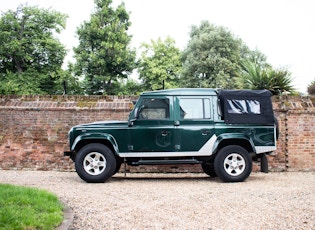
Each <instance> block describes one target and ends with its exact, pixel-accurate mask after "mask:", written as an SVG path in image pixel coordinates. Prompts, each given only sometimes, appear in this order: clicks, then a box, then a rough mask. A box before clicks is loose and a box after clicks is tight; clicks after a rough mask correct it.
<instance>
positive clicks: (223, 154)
mask: <svg viewBox="0 0 315 230" xmlns="http://www.w3.org/2000/svg"><path fill="white" fill-rule="evenodd" d="M232 153H237V154H239V155H240V156H242V157H243V159H244V161H245V169H244V171H243V172H242V173H241V174H240V175H237V176H232V175H230V174H228V173H227V172H226V170H225V169H224V160H225V159H226V158H227V157H228V156H229V155H230V154H232ZM214 171H215V172H216V174H217V175H218V176H219V177H220V178H221V179H222V180H223V181H225V182H242V181H244V180H246V179H247V178H248V176H249V175H250V173H251V171H252V159H251V157H250V155H249V153H248V151H247V150H246V149H244V148H243V147H241V146H238V145H230V146H226V147H224V148H222V149H221V150H219V152H218V153H217V155H216V157H215V160H214Z"/></svg>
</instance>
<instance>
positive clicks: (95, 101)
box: [0, 95, 315, 172]
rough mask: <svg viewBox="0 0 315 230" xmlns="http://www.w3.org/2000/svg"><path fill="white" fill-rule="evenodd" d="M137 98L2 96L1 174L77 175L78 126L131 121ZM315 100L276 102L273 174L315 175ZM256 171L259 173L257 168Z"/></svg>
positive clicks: (162, 169)
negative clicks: (73, 142)
mask: <svg viewBox="0 0 315 230" xmlns="http://www.w3.org/2000/svg"><path fill="white" fill-rule="evenodd" d="M136 99H137V97H118V96H4V95H2V96H0V169H32V170H60V171H63V170H67V171H68V170H74V165H73V162H71V160H70V159H69V158H68V157H64V156H63V151H65V150H68V149H69V147H68V139H67V134H68V131H69V129H70V128H71V127H72V126H74V125H77V124H82V123H89V122H94V121H100V120H126V119H127V118H128V115H129V113H130V111H131V108H132V101H133V100H136ZM312 100H313V98H310V97H280V98H274V110H275V114H276V116H277V118H278V122H279V129H280V137H279V139H278V142H277V151H275V152H274V153H273V154H272V155H271V156H268V161H269V168H270V170H272V171H286V170H291V171H295V170H306V171H309V170H315V148H314V145H315V138H314V134H315V131H314V129H313V127H315V108H314V106H313V103H312ZM127 170H128V171H131V172H136V171H137V172H139V171H141V172H202V170H201V168H200V166H199V165H194V166H190V165H187V166H141V167H127ZM254 170H255V171H257V170H259V167H258V165H256V164H255V165H254Z"/></svg>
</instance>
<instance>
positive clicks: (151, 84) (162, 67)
mask: <svg viewBox="0 0 315 230" xmlns="http://www.w3.org/2000/svg"><path fill="white" fill-rule="evenodd" d="M141 48H142V49H143V51H142V53H141V59H140V61H139V63H140V64H139V69H138V71H139V76H140V79H141V80H142V82H143V85H144V88H145V90H157V89H162V88H165V89H169V88H175V87H178V86H179V74H180V71H181V66H182V64H181V60H180V50H179V49H178V48H177V47H176V46H175V40H174V39H172V38H170V37H167V38H166V39H165V41H162V39H161V38H158V39H157V41H154V40H151V44H148V43H143V44H142V45H141Z"/></svg>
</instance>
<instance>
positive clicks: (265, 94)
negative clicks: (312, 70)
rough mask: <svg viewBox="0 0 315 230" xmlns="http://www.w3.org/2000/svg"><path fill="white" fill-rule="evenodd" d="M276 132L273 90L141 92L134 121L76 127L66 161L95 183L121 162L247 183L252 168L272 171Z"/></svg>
mask: <svg viewBox="0 0 315 230" xmlns="http://www.w3.org/2000/svg"><path fill="white" fill-rule="evenodd" d="M277 130H278V129H277V122H276V119H275V117H274V114H273V109H272V103H271V93H270V92H269V91H267V90H214V89H200V88H198V89H170V90H159V91H152V92H145V93H142V94H141V95H140V97H139V99H138V100H137V102H136V103H135V106H134V109H133V110H132V111H131V113H130V115H129V119H128V121H103V122H95V123H91V124H82V125H78V126H74V127H72V128H71V130H70V131H69V144H70V151H66V152H64V155H65V156H70V157H71V159H72V160H73V161H74V162H75V168H76V171H77V173H78V175H79V176H80V177H81V178H82V179H83V180H85V181H86V182H92V183H93V182H94V183H97V182H104V181H106V180H107V179H108V178H110V177H111V176H112V175H114V174H115V173H116V172H118V170H119V169H120V166H121V164H122V163H125V164H128V165H131V166H137V165H167V164H201V166H202V169H203V171H204V172H205V173H206V174H208V175H209V176H212V177H214V176H218V177H219V178H221V179H222V180H223V181H226V182H240V181H244V180H245V179H246V178H247V177H248V176H249V175H250V173H251V171H252V161H260V167H261V171H262V172H268V161H267V158H266V154H268V153H271V152H272V151H274V150H276V139H277V135H278V133H277Z"/></svg>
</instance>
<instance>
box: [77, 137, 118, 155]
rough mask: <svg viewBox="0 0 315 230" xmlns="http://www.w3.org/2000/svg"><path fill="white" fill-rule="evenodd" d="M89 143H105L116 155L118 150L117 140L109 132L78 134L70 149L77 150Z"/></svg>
mask: <svg viewBox="0 0 315 230" xmlns="http://www.w3.org/2000/svg"><path fill="white" fill-rule="evenodd" d="M91 143H99V144H103V145H106V146H107V147H108V148H110V150H111V151H112V152H113V154H114V155H115V156H116V157H117V156H118V152H119V150H118V145H117V142H116V140H115V138H114V137H113V136H112V135H110V134H99V133H97V134H95V133H94V134H91V133H89V134H86V135H80V136H78V137H77V138H76V139H75V141H74V143H73V145H72V147H71V149H72V150H73V151H75V152H78V151H79V150H80V149H81V148H82V147H84V146H85V145H87V144H91Z"/></svg>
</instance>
